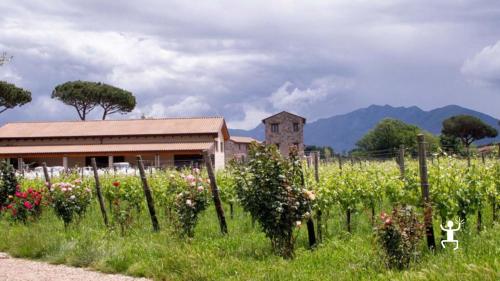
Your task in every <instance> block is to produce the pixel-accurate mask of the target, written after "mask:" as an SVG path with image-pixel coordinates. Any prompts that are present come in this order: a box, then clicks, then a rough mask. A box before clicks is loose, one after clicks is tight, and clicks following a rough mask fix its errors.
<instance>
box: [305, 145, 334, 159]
mask: <svg viewBox="0 0 500 281" xmlns="http://www.w3.org/2000/svg"><path fill="white" fill-rule="evenodd" d="M311 151H319V152H320V158H321V159H327V158H331V157H332V156H333V148H331V147H330V146H316V145H307V146H306V148H305V149H304V152H306V154H307V152H311Z"/></svg>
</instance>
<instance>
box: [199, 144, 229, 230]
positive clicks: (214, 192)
mask: <svg viewBox="0 0 500 281" xmlns="http://www.w3.org/2000/svg"><path fill="white" fill-rule="evenodd" d="M203 159H204V160H205V166H206V167H207V173H208V178H209V179H210V189H211V190H212V198H213V200H214V204H215V211H216V212H217V218H218V219H219V226H220V231H221V233H222V234H227V223H226V217H225V216H224V209H223V208H222V203H221V200H220V195H219V189H218V188H217V182H216V181H215V174H214V170H213V167H212V159H211V157H210V155H209V154H208V151H207V150H204V151H203Z"/></svg>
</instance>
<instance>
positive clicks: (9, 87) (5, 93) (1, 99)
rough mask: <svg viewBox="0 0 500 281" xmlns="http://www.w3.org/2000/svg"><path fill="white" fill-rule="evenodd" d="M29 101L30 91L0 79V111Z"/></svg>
mask: <svg viewBox="0 0 500 281" xmlns="http://www.w3.org/2000/svg"><path fill="white" fill-rule="evenodd" d="M29 102H31V92H29V91H28V90H25V89H22V88H19V87H17V86H16V85H14V84H11V83H7V82H5V81H0V113H2V112H4V111H6V110H8V109H11V108H14V107H16V106H23V105H25V104H27V103H29Z"/></svg>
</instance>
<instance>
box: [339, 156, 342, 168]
mask: <svg viewBox="0 0 500 281" xmlns="http://www.w3.org/2000/svg"><path fill="white" fill-rule="evenodd" d="M339 168H340V171H342V155H341V154H340V153H339Z"/></svg>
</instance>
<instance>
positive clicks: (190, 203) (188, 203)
mask: <svg viewBox="0 0 500 281" xmlns="http://www.w3.org/2000/svg"><path fill="white" fill-rule="evenodd" d="M186 205H188V206H189V207H192V206H193V202H192V201H191V199H188V200H186Z"/></svg>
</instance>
